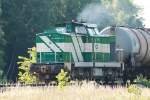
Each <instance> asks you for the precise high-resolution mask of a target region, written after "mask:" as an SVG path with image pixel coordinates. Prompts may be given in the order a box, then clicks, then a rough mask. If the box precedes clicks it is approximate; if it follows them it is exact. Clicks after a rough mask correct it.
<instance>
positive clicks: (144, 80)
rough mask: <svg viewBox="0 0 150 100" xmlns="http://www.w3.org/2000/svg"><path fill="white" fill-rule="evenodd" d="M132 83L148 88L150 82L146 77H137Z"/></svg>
mask: <svg viewBox="0 0 150 100" xmlns="http://www.w3.org/2000/svg"><path fill="white" fill-rule="evenodd" d="M134 81H135V82H136V83H138V84H142V85H144V86H146V87H149V88H150V80H148V79H147V78H146V77H143V75H139V76H137V78H136V79H135V80H134Z"/></svg>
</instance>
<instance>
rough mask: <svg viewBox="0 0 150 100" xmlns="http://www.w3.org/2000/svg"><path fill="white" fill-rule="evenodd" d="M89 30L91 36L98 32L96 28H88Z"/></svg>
mask: <svg viewBox="0 0 150 100" xmlns="http://www.w3.org/2000/svg"><path fill="white" fill-rule="evenodd" d="M88 32H89V34H90V35H91V36H93V35H97V32H96V31H95V28H88Z"/></svg>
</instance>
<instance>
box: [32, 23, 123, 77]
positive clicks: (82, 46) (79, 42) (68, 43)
mask: <svg viewBox="0 0 150 100" xmlns="http://www.w3.org/2000/svg"><path fill="white" fill-rule="evenodd" d="M113 32H114V31H113V30H112V34H111V35H100V33H99V31H98V29H97V26H96V25H95V24H88V23H78V22H70V23H63V24H59V25H57V26H56V27H55V28H50V29H49V30H46V31H45V32H43V33H38V34H36V49H37V63H36V64H33V65H32V66H31V72H36V73H38V74H39V76H40V77H41V78H45V79H52V78H54V76H55V75H57V74H58V73H59V72H60V69H62V68H65V69H67V70H68V71H69V74H70V76H71V78H72V79H76V78H78V79H98V80H99V79H108V78H110V79H113V80H114V79H116V78H119V77H122V71H123V70H124V63H123V61H122V56H123V54H122V50H121V49H118V50H116V36H115V35H114V33H113Z"/></svg>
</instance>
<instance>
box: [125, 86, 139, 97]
mask: <svg viewBox="0 0 150 100" xmlns="http://www.w3.org/2000/svg"><path fill="white" fill-rule="evenodd" d="M128 92H129V93H133V94H135V95H141V93H142V91H141V89H140V88H139V87H138V86H136V85H130V86H129V87H128Z"/></svg>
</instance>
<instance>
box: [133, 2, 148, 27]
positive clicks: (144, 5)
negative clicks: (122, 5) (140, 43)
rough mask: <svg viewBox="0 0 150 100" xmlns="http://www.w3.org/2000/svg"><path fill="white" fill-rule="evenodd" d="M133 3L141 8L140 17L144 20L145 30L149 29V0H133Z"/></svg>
mask: <svg viewBox="0 0 150 100" xmlns="http://www.w3.org/2000/svg"><path fill="white" fill-rule="evenodd" d="M134 2H135V3H136V4H137V5H139V6H140V7H142V8H143V11H142V12H141V13H140V16H142V17H143V18H144V24H145V27H146V28H150V0H134Z"/></svg>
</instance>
